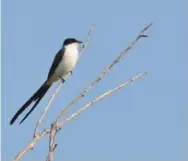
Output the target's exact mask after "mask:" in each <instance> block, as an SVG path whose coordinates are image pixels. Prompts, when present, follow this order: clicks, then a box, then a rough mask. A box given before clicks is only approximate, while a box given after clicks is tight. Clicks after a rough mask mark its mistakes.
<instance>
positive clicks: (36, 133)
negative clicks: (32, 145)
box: [34, 81, 63, 137]
mask: <svg viewBox="0 0 188 161" xmlns="http://www.w3.org/2000/svg"><path fill="white" fill-rule="evenodd" d="M62 85H63V84H62V82H61V81H59V85H58V87H57V89H56V91H55V92H54V93H53V95H52V96H51V97H50V100H49V102H48V104H47V106H46V107H45V109H44V111H43V112H42V114H41V116H40V118H39V120H38V121H37V124H36V127H35V131H34V137H35V136H36V135H38V129H39V126H40V124H41V122H42V120H43V119H44V117H45V116H46V113H47V112H48V110H49V108H50V107H51V105H52V102H53V100H54V98H55V96H56V95H57V94H58V92H59V90H60V88H61V86H62Z"/></svg>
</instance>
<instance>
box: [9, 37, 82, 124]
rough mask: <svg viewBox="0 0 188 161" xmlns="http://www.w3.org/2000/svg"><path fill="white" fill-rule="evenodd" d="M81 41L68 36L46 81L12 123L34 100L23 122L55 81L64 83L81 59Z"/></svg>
mask: <svg viewBox="0 0 188 161" xmlns="http://www.w3.org/2000/svg"><path fill="white" fill-rule="evenodd" d="M81 43H83V42H82V41H79V40H76V39H75V38H67V39H65V40H64V42H63V45H62V47H61V49H60V50H59V51H58V52H57V54H56V55H55V58H54V60H53V62H52V65H51V67H50V70H49V72H48V76H47V79H46V81H45V82H44V83H43V84H42V85H41V87H40V88H39V89H38V90H37V91H36V92H35V93H34V94H33V95H32V96H31V97H30V98H29V99H28V100H27V101H26V102H25V103H24V104H23V105H22V106H21V108H20V109H19V110H18V111H17V112H16V113H15V114H14V116H13V117H12V119H11V121H10V125H12V124H13V123H14V122H15V121H16V120H17V118H18V117H19V116H20V115H21V114H22V113H23V112H24V111H25V110H26V109H27V108H28V107H29V106H30V104H31V103H33V102H34V105H33V106H32V107H31V108H30V110H29V112H28V113H27V114H26V115H25V116H24V117H23V119H22V120H21V121H20V124H21V123H22V122H23V121H24V120H25V119H26V118H27V117H28V116H29V115H30V114H31V112H32V111H33V110H34V109H35V108H36V106H37V105H38V104H39V102H40V101H41V99H42V98H43V97H44V95H45V94H46V92H47V91H48V89H49V88H50V87H51V85H52V84H53V83H54V82H56V81H58V80H61V81H62V83H64V82H65V80H66V77H67V76H68V75H69V74H72V70H73V69H74V68H75V66H76V64H77V61H78V59H79V51H78V47H79V45H80V44H81Z"/></svg>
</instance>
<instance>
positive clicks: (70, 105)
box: [57, 23, 152, 121]
mask: <svg viewBox="0 0 188 161" xmlns="http://www.w3.org/2000/svg"><path fill="white" fill-rule="evenodd" d="M151 26H152V23H150V24H149V25H147V26H146V27H145V28H144V29H143V30H142V31H141V32H140V33H139V35H138V36H137V37H136V39H135V40H134V41H132V43H131V44H130V45H129V46H128V47H127V48H126V49H124V50H123V51H122V52H121V53H120V55H119V56H118V57H117V58H116V59H115V60H114V61H113V62H112V63H111V64H110V65H109V66H108V67H107V68H106V69H105V70H104V71H103V72H102V73H101V74H100V75H99V77H97V79H96V80H94V81H93V82H91V83H90V84H89V86H88V87H87V88H85V89H84V90H83V92H81V93H80V95H79V96H77V97H76V98H75V99H74V100H73V101H72V102H71V103H70V104H69V105H68V106H67V107H66V108H64V110H63V111H62V113H61V114H60V115H59V116H58V118H57V120H58V121H60V119H61V118H62V117H63V116H64V115H65V114H66V113H67V111H68V110H69V109H70V108H71V107H72V106H73V105H74V104H75V103H76V102H78V101H79V100H80V99H81V98H82V97H84V96H85V94H86V93H87V92H88V91H89V90H90V89H91V88H92V87H93V86H95V85H96V84H97V83H98V82H100V80H102V79H103V77H104V76H105V75H106V74H107V73H108V72H109V71H110V69H111V68H112V67H113V66H114V65H115V64H116V63H118V62H119V61H120V60H121V59H122V58H123V56H124V55H125V54H126V53H127V52H128V51H129V50H130V49H132V47H133V46H134V45H135V44H136V42H137V41H138V40H139V39H140V38H142V37H146V36H147V35H144V32H145V31H146V30H147V29H149V28H150V27H151Z"/></svg>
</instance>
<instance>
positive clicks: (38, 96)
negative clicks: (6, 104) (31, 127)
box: [10, 81, 51, 125]
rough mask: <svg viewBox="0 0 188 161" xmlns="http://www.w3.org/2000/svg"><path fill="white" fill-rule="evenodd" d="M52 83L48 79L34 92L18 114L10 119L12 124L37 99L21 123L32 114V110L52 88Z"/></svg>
mask: <svg viewBox="0 0 188 161" xmlns="http://www.w3.org/2000/svg"><path fill="white" fill-rule="evenodd" d="M50 86H51V84H47V83H46V81H45V82H44V83H43V85H42V86H41V87H40V88H39V89H38V90H37V91H36V92H35V93H34V94H33V96H32V97H31V98H30V99H29V100H28V101H27V102H26V103H25V104H24V105H23V106H22V107H21V108H20V109H19V110H18V111H17V112H16V114H15V115H14V116H13V118H12V120H11V121H10V125H12V124H13V123H14V122H15V121H16V119H17V118H18V116H19V115H20V114H21V113H22V112H24V110H25V109H27V108H28V106H29V105H30V104H31V103H32V102H33V101H35V104H34V105H33V107H32V108H31V109H30V111H29V112H28V113H27V114H26V115H25V117H24V118H23V119H22V120H21V122H20V124H21V123H22V122H23V121H24V120H25V119H26V118H27V117H28V116H29V115H30V114H31V112H32V111H33V110H34V109H35V107H36V106H37V105H38V103H39V102H40V101H41V99H42V98H43V96H44V95H45V94H46V92H47V91H48V89H49V88H50Z"/></svg>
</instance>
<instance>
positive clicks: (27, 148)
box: [14, 129, 50, 161]
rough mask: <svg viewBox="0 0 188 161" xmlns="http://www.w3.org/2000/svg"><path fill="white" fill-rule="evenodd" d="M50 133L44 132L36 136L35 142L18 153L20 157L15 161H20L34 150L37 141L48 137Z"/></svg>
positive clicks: (48, 131)
mask: <svg viewBox="0 0 188 161" xmlns="http://www.w3.org/2000/svg"><path fill="white" fill-rule="evenodd" d="M49 133H50V130H49V129H47V130H44V131H43V132H42V133H40V134H38V135H36V136H35V137H34V138H33V140H32V141H31V142H30V143H29V144H28V145H27V146H26V147H25V148H23V150H22V151H21V152H20V153H18V155H17V156H16V157H15V158H14V161H18V160H20V159H21V158H22V157H23V156H24V155H25V154H26V153H27V152H28V151H29V150H32V149H33V148H34V146H35V145H36V143H37V141H38V140H40V139H41V138H42V137H44V136H46V135H47V134H49Z"/></svg>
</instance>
